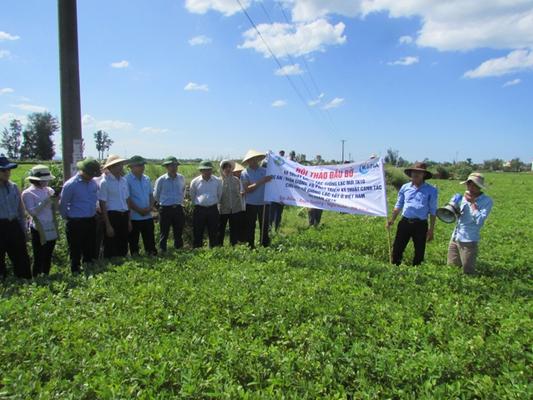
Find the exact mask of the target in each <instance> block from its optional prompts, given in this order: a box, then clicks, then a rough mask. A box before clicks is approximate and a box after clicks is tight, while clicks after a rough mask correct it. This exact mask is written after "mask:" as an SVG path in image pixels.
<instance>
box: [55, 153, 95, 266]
mask: <svg viewBox="0 0 533 400" xmlns="http://www.w3.org/2000/svg"><path fill="white" fill-rule="evenodd" d="M77 167H78V170H79V172H78V173H77V174H76V175H74V176H73V177H72V178H70V179H69V180H68V181H66V182H65V184H64V185H63V190H62V191H61V200H60V203H59V212H60V213H61V216H62V217H63V218H65V219H66V220H67V226H66V233H67V243H68V247H69V256H70V269H71V271H72V273H79V272H80V265H81V261H82V257H83V262H85V263H88V262H92V261H93V259H94V258H95V257H96V241H95V237H96V219H95V216H96V202H97V200H98V198H97V193H98V185H97V183H96V181H95V179H94V178H95V177H98V176H100V175H101V171H100V164H99V163H98V161H96V160H95V159H93V158H87V159H85V160H83V161H80V162H79V163H78V164H77Z"/></svg>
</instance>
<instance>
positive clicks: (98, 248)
mask: <svg viewBox="0 0 533 400" xmlns="http://www.w3.org/2000/svg"><path fill="white" fill-rule="evenodd" d="M95 218H96V234H95V236H94V240H95V243H94V258H95V259H100V258H101V257H102V255H103V248H104V237H105V222H104V217H102V214H101V213H97V214H96V217H95Z"/></svg>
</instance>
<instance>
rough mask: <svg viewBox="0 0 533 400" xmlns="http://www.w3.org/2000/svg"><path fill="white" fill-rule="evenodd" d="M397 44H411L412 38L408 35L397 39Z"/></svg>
mask: <svg viewBox="0 0 533 400" xmlns="http://www.w3.org/2000/svg"><path fill="white" fill-rule="evenodd" d="M398 43H400V44H411V43H413V38H412V36H408V35H405V36H401V37H400V39H398Z"/></svg>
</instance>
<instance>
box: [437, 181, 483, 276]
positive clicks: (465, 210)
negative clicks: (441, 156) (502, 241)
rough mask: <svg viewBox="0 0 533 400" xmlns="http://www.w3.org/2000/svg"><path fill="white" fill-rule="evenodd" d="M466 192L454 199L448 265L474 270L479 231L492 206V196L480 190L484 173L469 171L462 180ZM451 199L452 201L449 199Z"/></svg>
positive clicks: (467, 271)
mask: <svg viewBox="0 0 533 400" xmlns="http://www.w3.org/2000/svg"><path fill="white" fill-rule="evenodd" d="M461 184H463V185H466V188H467V190H466V192H465V194H464V196H461V198H460V199H458V198H456V197H455V196H454V199H453V200H455V201H454V202H455V203H458V209H459V212H460V214H459V218H458V220H457V225H456V226H455V229H454V230H453V233H452V238H451V240H450V244H449V246H448V262H447V263H448V265H455V266H458V267H462V268H463V272H464V273H465V274H470V275H473V274H475V273H476V269H475V266H476V258H477V255H478V244H479V240H480V231H481V228H482V227H483V224H484V223H485V221H486V220H487V218H488V216H489V214H490V212H491V210H492V199H491V198H490V197H489V196H487V195H486V194H485V193H483V192H482V190H484V189H485V177H484V176H483V175H482V174H480V173H477V172H474V173H472V174H470V175H469V176H468V178H467V180H466V181H464V182H461ZM453 200H452V201H453Z"/></svg>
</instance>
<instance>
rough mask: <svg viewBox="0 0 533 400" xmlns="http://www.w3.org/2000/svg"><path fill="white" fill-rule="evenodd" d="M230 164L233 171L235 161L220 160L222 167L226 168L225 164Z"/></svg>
mask: <svg viewBox="0 0 533 400" xmlns="http://www.w3.org/2000/svg"><path fill="white" fill-rule="evenodd" d="M226 164H229V165H230V166H231V171H232V172H233V171H234V170H235V161H233V160H222V161H221V162H220V169H224V165H226Z"/></svg>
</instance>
